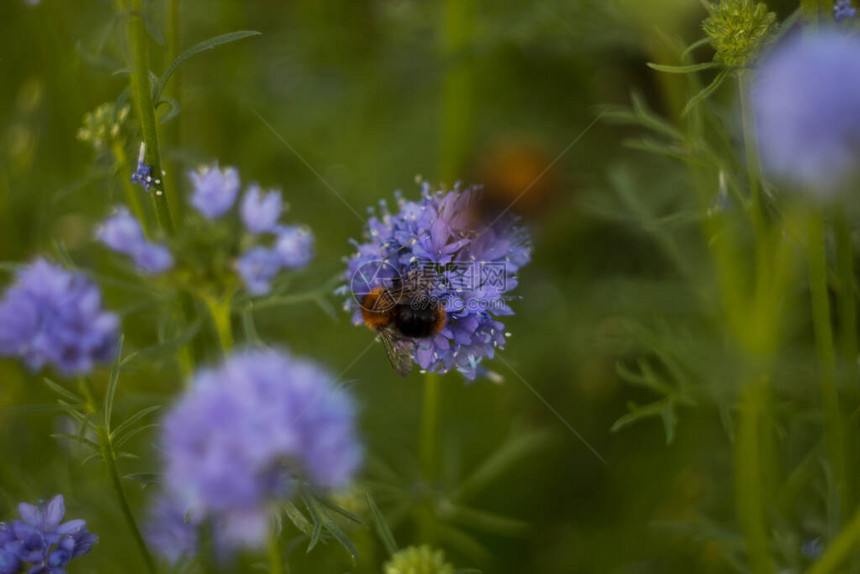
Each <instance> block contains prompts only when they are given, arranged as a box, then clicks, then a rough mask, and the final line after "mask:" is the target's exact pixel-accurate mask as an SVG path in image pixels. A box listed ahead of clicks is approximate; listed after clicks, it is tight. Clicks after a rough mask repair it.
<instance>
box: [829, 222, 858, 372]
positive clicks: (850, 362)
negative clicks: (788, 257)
mask: <svg viewBox="0 0 860 574" xmlns="http://www.w3.org/2000/svg"><path fill="white" fill-rule="evenodd" d="M835 211H836V213H835V214H834V217H833V225H834V228H835V231H836V267H837V270H838V273H839V297H838V299H837V308H838V312H839V343H840V345H839V351H840V355H841V358H842V362H843V365H844V367H845V369H846V371H847V372H848V373H850V379H851V383H852V385H853V384H854V383H855V382H856V379H857V303H856V301H855V300H854V284H855V281H854V246H853V244H852V241H851V228H850V227H849V225H848V218H847V217H846V216H845V212H844V211H843V210H842V209H837V210H835Z"/></svg>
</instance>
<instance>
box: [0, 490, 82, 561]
mask: <svg viewBox="0 0 860 574" xmlns="http://www.w3.org/2000/svg"><path fill="white" fill-rule="evenodd" d="M18 512H19V514H20V515H21V520H15V521H14V522H13V523H12V525H11V527H10V525H9V524H8V523H5V522H0V574H12V573H14V572H18V571H19V568H20V567H21V566H22V565H23V566H29V569H28V570H27V571H28V572H31V573H46V574H65V570H64V569H65V567H66V565H67V564H68V563H69V561H70V560H71V559H72V558H77V557H78V556H82V555H84V554H86V553H87V552H89V551H90V549H91V548H92V547H93V544H95V543H96V542H98V536H96V535H95V534H90V532H89V531H88V530H87V523H86V521H84V520H70V521H68V522H62V520H63V516H64V515H65V513H66V508H65V504H64V502H63V496H62V495H57V496H55V497H54V498H53V499H52V500H51V501H50V502H48V504H47V505H44V504H39V505H33V504H26V503H23V502H22V503H21V504H19V505H18Z"/></svg>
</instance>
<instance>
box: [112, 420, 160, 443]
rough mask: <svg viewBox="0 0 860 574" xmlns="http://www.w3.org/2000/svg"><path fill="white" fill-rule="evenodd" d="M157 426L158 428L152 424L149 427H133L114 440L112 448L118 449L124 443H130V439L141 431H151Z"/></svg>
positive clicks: (155, 424) (156, 424)
mask: <svg viewBox="0 0 860 574" xmlns="http://www.w3.org/2000/svg"><path fill="white" fill-rule="evenodd" d="M158 426H159V425H158V423H152V424H149V425H143V426H139V427H135V428H133V429H132V430H130V431H128V432H127V433H125V434H124V435H122V436H121V437H120V438H118V439H116V441H114V446H115V447H116V448H120V447H121V446H122V445H124V444H125V443H127V442H128V441H130V440H131V439H132V438H134V437H135V436H137V435H139V434H140V433H142V432H143V431H146V430H149V429H153V428H156V427H158Z"/></svg>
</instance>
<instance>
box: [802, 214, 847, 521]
mask: <svg viewBox="0 0 860 574" xmlns="http://www.w3.org/2000/svg"><path fill="white" fill-rule="evenodd" d="M807 258H808V260H809V291H810V296H811V298H812V322H813V330H814V333H815V350H816V353H817V355H818V362H819V372H820V377H821V400H822V408H823V410H824V437H825V442H826V444H827V454H828V458H829V459H830V464H831V465H832V467H833V475H834V477H835V481H836V490H837V494H838V496H839V501H840V509H841V510H842V516H848V514H847V513H846V512H845V511H846V510H847V509H846V492H845V489H846V488H847V486H848V481H847V478H846V471H847V465H846V461H845V454H846V452H845V439H844V436H843V432H842V428H843V427H842V416H841V414H840V412H839V392H838V389H837V387H836V351H835V349H834V346H833V328H832V325H831V322H830V301H829V300H828V294H827V259H826V254H825V251H824V222H823V220H822V216H821V213H814V214H813V215H811V216H810V218H809V236H808V239H807Z"/></svg>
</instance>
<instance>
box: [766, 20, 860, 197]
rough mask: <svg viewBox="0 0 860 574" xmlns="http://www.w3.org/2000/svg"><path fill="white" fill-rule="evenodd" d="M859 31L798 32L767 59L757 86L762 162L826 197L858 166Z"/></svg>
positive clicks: (772, 171)
mask: <svg viewBox="0 0 860 574" xmlns="http://www.w3.org/2000/svg"><path fill="white" fill-rule="evenodd" d="M858 54H860V38H857V37H855V36H850V35H846V34H842V33H839V32H836V31H821V32H816V33H808V34H806V33H805V34H797V35H795V36H794V37H792V38H789V39H788V40H787V41H785V42H783V43H782V44H780V45H779V46H777V47H776V48H775V49H774V51H773V52H772V53H771V54H770V55H769V56H768V57H767V58H766V59H765V60H764V62H763V63H762V65H761V69H760V70H759V73H758V77H757V78H756V81H755V83H754V85H753V89H752V101H753V111H754V114H755V118H756V124H757V129H758V139H759V146H760V149H761V157H762V163H763V165H764V167H765V170H766V171H767V173H769V174H771V175H772V176H773V177H775V178H778V179H782V180H786V181H790V182H792V183H794V184H795V185H797V186H800V187H803V188H805V189H807V190H809V191H811V192H814V193H815V194H817V195H819V196H821V197H829V196H832V195H834V194H835V193H836V192H837V191H838V190H840V189H843V188H844V187H846V185H848V184H849V183H850V181H851V180H852V179H853V178H854V177H855V176H856V175H857V173H858V161H857V157H858V152H860V58H858Z"/></svg>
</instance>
